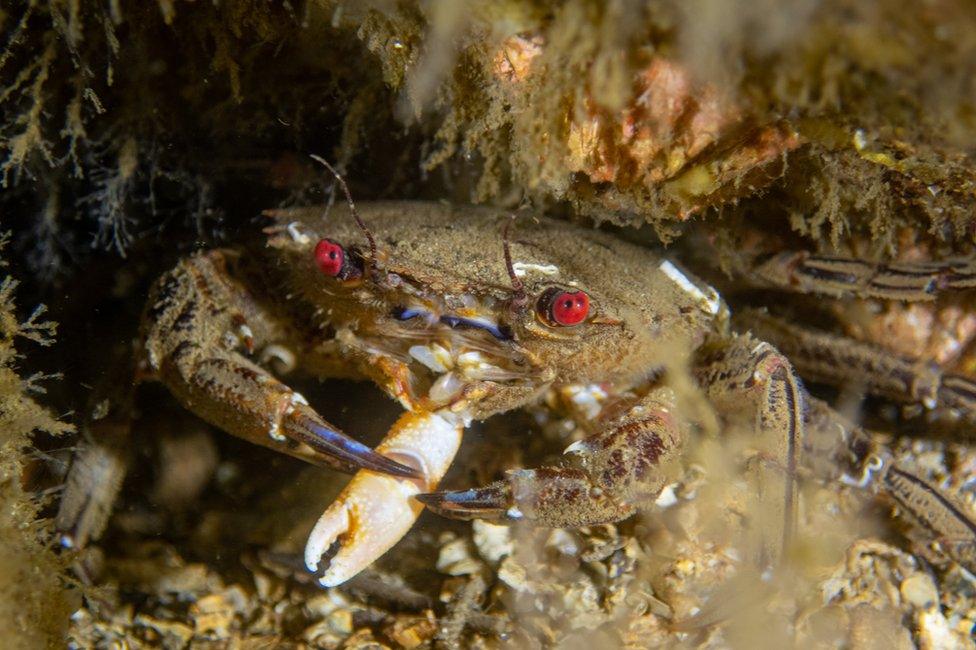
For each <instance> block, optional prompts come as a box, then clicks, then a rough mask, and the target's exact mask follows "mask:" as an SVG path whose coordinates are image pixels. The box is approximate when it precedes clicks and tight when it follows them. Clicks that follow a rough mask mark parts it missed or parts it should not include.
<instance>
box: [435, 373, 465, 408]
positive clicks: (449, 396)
mask: <svg viewBox="0 0 976 650" xmlns="http://www.w3.org/2000/svg"><path fill="white" fill-rule="evenodd" d="M463 388H464V383H463V382H462V381H461V380H460V379H458V377H457V375H455V374H454V373H453V372H449V373H447V374H444V375H441V376H440V377H438V378H437V381H435V382H434V385H433V386H431V387H430V390H429V391H428V392H427V396H428V397H429V398H430V399H431V400H433V401H434V402H435V403H438V404H442V403H446V402H450V401H451V400H453V399H454V398H455V397H457V396H458V394H460V392H461V390H462V389H463Z"/></svg>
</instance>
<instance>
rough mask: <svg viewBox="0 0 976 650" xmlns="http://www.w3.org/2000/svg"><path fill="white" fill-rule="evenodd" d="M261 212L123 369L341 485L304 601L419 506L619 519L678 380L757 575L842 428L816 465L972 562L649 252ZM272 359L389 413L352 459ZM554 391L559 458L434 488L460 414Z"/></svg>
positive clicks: (567, 521)
mask: <svg viewBox="0 0 976 650" xmlns="http://www.w3.org/2000/svg"><path fill="white" fill-rule="evenodd" d="M267 214H268V216H269V217H270V218H271V219H272V220H273V225H271V226H270V227H269V228H267V229H266V233H267V234H268V240H267V249H266V250H265V251H263V254H254V255H252V254H243V253H240V252H237V251H230V250H212V251H207V252H202V253H199V254H196V255H193V256H191V257H188V258H186V259H184V260H183V261H181V262H180V263H179V264H178V265H177V266H176V267H175V268H174V269H172V270H171V271H169V272H168V273H166V274H165V275H164V276H163V277H162V278H161V279H160V280H159V281H158V282H157V283H156V285H155V287H154V289H153V292H152V294H151V295H150V297H149V300H148V303H147V307H146V311H145V316H144V322H143V336H142V338H143V344H142V349H143V352H144V365H145V371H146V372H147V373H149V374H150V376H152V377H153V378H155V379H158V380H159V381H161V382H162V383H163V384H164V385H165V386H167V387H168V389H169V390H170V391H171V392H172V394H173V395H174V396H175V397H176V398H177V400H178V401H180V402H181V403H182V404H183V405H184V406H185V407H186V408H187V409H189V410H191V411H193V412H194V413H196V414H197V415H199V416H200V417H202V418H203V419H205V420H207V421H209V422H210V423H212V424H214V425H216V426H218V427H219V428H221V429H223V430H225V431H227V432H229V433H232V434H234V435H237V436H240V437H242V438H245V439H247V440H249V441H252V442H254V443H257V444H260V445H264V446H266V447H269V448H271V449H273V450H276V451H280V452H283V453H286V454H290V455H292V456H296V457H299V458H302V459H305V460H308V461H310V462H313V463H317V464H321V465H325V466H328V467H332V468H334V469H338V470H340V471H343V472H349V473H355V475H354V477H353V479H352V480H351V482H350V483H349V484H348V486H347V487H346V488H345V490H344V491H343V492H342V493H341V494H340V495H339V496H338V498H337V499H336V500H335V501H334V502H333V503H332V504H331V505H330V506H329V507H328V508H327V509H326V510H325V512H324V514H322V516H321V517H320V519H319V520H318V523H317V524H316V525H315V527H314V529H313V531H312V533H311V535H310V537H309V539H308V542H307V546H306V550H305V563H306V565H307V567H308V569H309V570H310V571H314V572H318V574H319V581H320V582H321V584H323V585H325V586H332V585H337V584H340V583H342V582H344V581H346V580H348V579H349V578H351V577H352V576H354V575H355V574H356V573H357V572H359V571H360V570H362V569H363V568H365V567H366V566H368V565H369V564H370V563H371V562H373V561H374V560H375V559H376V558H378V557H379V556H381V555H382V554H383V553H384V552H386V551H387V550H388V549H389V548H390V547H392V546H393V545H394V544H396V542H397V541H398V540H399V539H400V538H401V537H403V535H405V534H406V532H407V531H408V530H409V529H410V527H411V526H412V524H413V522H414V521H415V520H416V518H417V517H418V516H419V514H420V512H421V510H422V509H423V507H424V506H425V505H426V506H427V507H428V508H431V509H432V510H434V511H436V512H438V513H440V514H443V515H445V516H448V517H454V518H460V519H471V518H482V519H489V520H501V521H523V522H529V523H535V524H539V525H545V526H585V525H591V524H596V523H601V522H611V521H617V520H621V519H624V518H626V517H628V516H630V515H632V514H634V513H635V512H636V511H637V509H638V508H639V507H640V506H641V504H643V503H646V502H648V501H653V499H654V498H655V497H656V496H657V495H658V494H659V493H660V491H661V490H662V488H663V487H664V485H665V484H666V483H667V482H668V464H669V463H670V462H672V461H674V460H675V459H676V458H677V457H678V455H679V454H680V452H681V450H682V447H683V445H684V443H685V441H686V440H687V439H688V437H689V428H690V427H692V426H695V418H696V415H695V414H693V413H690V412H686V409H685V407H686V406H688V401H687V400H686V399H684V398H682V396H681V394H680V392H679V391H676V390H675V389H674V387H673V386H672V385H671V384H672V382H671V381H670V380H669V378H673V377H677V376H679V375H680V376H686V377H690V378H692V379H693V380H694V384H695V385H697V387H698V388H697V389H696V390H697V392H698V394H700V396H702V397H704V398H705V401H706V402H707V403H708V404H710V405H711V406H712V407H713V408H714V410H715V412H717V413H718V414H720V419H721V420H722V421H727V422H734V423H738V425H741V426H744V427H745V428H747V429H749V430H751V431H753V432H754V433H755V434H756V441H757V442H756V449H757V450H758V451H757V452H756V454H755V458H756V459H758V462H756V463H751V465H753V466H754V467H753V471H754V475H755V480H756V487H757V489H758V492H760V493H761V494H762V499H763V507H762V508H761V512H760V514H759V515H757V521H758V522H759V524H758V525H757V526H755V527H754V528H755V530H756V532H757V538H758V543H757V545H756V549H757V561H758V562H760V563H761V564H766V565H768V564H771V563H772V562H774V561H775V559H776V558H777V557H778V556H779V555H780V554H781V552H782V549H783V548H784V547H786V546H787V545H788V544H789V541H790V536H791V534H792V528H793V519H794V517H795V515H794V513H795V505H794V504H795V500H796V492H797V470H798V463H799V460H800V456H801V453H802V451H803V449H804V448H805V446H806V445H807V443H806V437H807V436H808V435H810V434H811V433H814V432H818V431H819V432H821V433H823V432H825V431H826V432H831V435H833V434H834V433H836V432H840V433H839V436H837V437H838V438H839V439H842V440H843V441H844V443H845V444H843V445H841V448H840V451H836V452H831V453H833V454H834V457H835V459H836V460H837V461H838V466H839V467H841V470H840V471H838V472H837V475H838V476H839V477H840V476H847V477H848V478H850V476H855V479H851V480H860V482H861V484H863V485H870V486H876V487H877V488H878V489H881V490H884V491H886V492H887V493H889V494H890V495H891V496H893V497H894V499H895V500H896V501H898V503H899V504H901V505H902V507H903V508H904V510H905V511H907V512H908V514H911V515H914V517H915V518H916V519H918V520H920V521H921V522H922V523H923V525H924V526H925V527H926V528H927V529H928V530H929V532H930V533H931V534H932V535H934V536H935V537H938V538H940V539H949V540H954V542H960V543H959V544H957V545H956V546H953V547H952V549H950V550H953V549H956V550H958V549H963V548H971V546H972V539H973V537H974V535H976V533H974V530H976V529H974V526H973V524H972V522H971V521H970V519H969V518H968V517H967V516H966V515H965V514H963V511H962V510H960V509H958V508H955V507H954V506H953V505H952V501H951V500H950V499H949V498H948V497H945V496H944V495H942V494H941V492H940V491H939V490H938V489H937V488H935V487H934V486H931V485H929V484H928V483H926V482H925V481H923V480H921V479H919V478H918V477H916V476H914V475H912V474H909V473H908V472H905V471H904V470H902V469H901V468H899V467H897V466H896V465H895V464H893V463H892V462H891V458H890V456H886V455H885V452H884V450H881V449H877V448H875V447H873V446H872V445H871V444H869V443H868V442H866V440H865V438H864V437H863V436H861V435H859V433H858V431H857V429H856V427H853V426H852V425H850V424H849V423H847V422H846V421H844V420H843V418H841V417H840V416H839V415H837V414H835V413H834V412H833V411H832V410H831V409H830V408H829V407H827V406H826V405H825V404H823V403H821V402H818V401H816V400H813V399H812V398H810V397H809V396H808V395H807V394H806V392H805V391H804V389H803V387H802V385H801V383H800V381H799V379H798V377H797V375H796V373H795V372H794V370H793V367H792V365H791V363H790V361H789V360H788V359H787V358H786V357H785V356H783V355H782V354H781V353H780V352H778V351H777V349H776V348H774V347H773V346H771V345H769V344H768V343H765V342H763V341H761V340H759V339H757V338H755V337H754V336H753V335H751V334H748V333H736V332H734V331H733V329H732V325H731V320H730V314H729V310H728V309H727V307H726V305H725V304H724V302H723V301H722V299H721V298H720V296H719V295H718V294H717V293H716V292H715V291H714V290H713V289H712V288H711V287H710V286H708V285H706V284H704V283H703V282H701V281H699V280H697V279H696V278H695V277H693V276H692V275H691V274H689V273H688V272H686V271H684V270H683V269H682V268H681V267H680V266H678V265H677V264H676V263H675V262H673V261H671V260H669V259H667V258H665V257H662V256H660V255H659V254H658V253H655V252H652V251H650V250H648V249H645V248H642V247H639V246H637V245H633V244H629V243H625V242H623V241H621V240H620V239H617V238H615V237H614V236H612V235H610V234H607V233H604V232H600V231H596V230H592V229H585V228H581V227H577V226H573V225H570V224H567V223H565V222H559V221H555V220H551V219H548V218H545V217H536V218H532V219H527V218H523V219H521V220H520V221H519V222H518V224H517V234H516V235H515V236H514V237H512V238H510V237H509V233H508V229H509V226H510V224H511V218H510V215H508V214H507V213H504V212H502V211H499V210H497V209H492V208H486V207H471V206H450V205H447V204H441V203H416V202H385V203H369V204H362V205H360V206H359V207H358V210H357V209H356V207H355V206H353V205H352V202H351V200H350V202H349V206H348V209H347V208H346V207H342V208H338V207H337V208H335V209H334V210H332V212H331V213H330V214H329V216H328V219H323V209H321V208H303V209H287V210H274V211H270V212H268V213H267ZM367 224H368V227H367ZM374 231H375V233H376V235H374ZM503 232H504V236H502V233H503ZM496 252H497V254H495V253H496ZM815 262H816V260H813V261H810V260H806V259H805V260H804V261H803V265H802V266H800V267H797V268H795V269H794V272H799V271H802V270H804V269H807V268H813V265H814V263H815ZM833 343H834V342H832V341H812V342H810V343H809V345H811V346H814V348H812V349H807V350H805V351H804V352H805V353H806V354H807V356H810V354H813V353H814V352H816V351H817V350H819V351H820V353H822V354H826V353H827V352H829V350H830V349H831V346H832V345H833ZM817 346H820V347H822V348H823V349H822V350H820V348H818V347H817ZM811 350H812V351H811ZM872 358H878V357H872ZM875 365H878V366H879V367H881V366H883V365H884V364H881V363H880V361H879V362H878V363H876V364H875ZM272 366H275V367H277V368H278V369H279V370H284V371H301V372H306V373H310V374H312V375H316V376H319V377H355V378H365V379H369V380H371V381H373V382H375V383H376V384H377V385H378V386H379V387H381V388H382V389H383V390H384V391H385V392H386V393H388V394H389V395H390V396H391V397H393V398H394V399H395V400H397V401H398V402H399V403H400V404H401V405H402V406H403V408H404V409H405V413H404V414H403V415H402V417H400V419H399V420H398V421H397V422H396V423H395V424H394V425H393V427H392V428H391V430H390V431H389V433H388V434H387V436H386V438H385V439H384V440H383V441H382V443H381V444H380V445H378V446H377V447H376V448H375V449H370V448H369V447H367V446H365V445H363V444H361V443H359V442H357V441H356V440H355V439H353V438H351V437H349V436H347V435H346V434H344V433H343V432H341V431H340V430H339V429H338V428H337V427H335V426H333V425H332V424H330V423H329V422H328V420H327V419H326V416H327V414H319V413H318V412H317V411H316V410H315V409H314V407H313V406H312V405H310V404H309V403H308V401H307V400H306V399H305V398H304V397H302V395H300V394H299V393H298V392H296V391H294V390H293V389H291V388H290V387H289V386H288V385H287V384H286V383H284V382H283V381H282V380H280V379H279V378H277V377H276V376H275V374H273V373H272V371H271V370H269V368H271V367H272ZM926 377H928V375H926ZM938 379H939V382H937V384H938V385H937V386H936V387H935V388H934V389H933V390H934V392H932V391H928V392H925V393H924V394H922V393H919V394H918V395H917V396H916V397H917V399H919V400H920V401H923V402H925V403H926V405H927V406H933V405H932V404H929V403H928V401H926V400H929V401H931V400H936V401H938V400H940V399H942V398H943V397H945V395H948V394H949V393H952V392H953V391H955V393H953V394H954V395H956V396H957V397H958V396H959V395H961V392H960V390H962V388H961V387H960V385H959V384H958V382H956V383H955V384H954V383H952V382H951V381H943V380H942V379H941V378H938ZM906 381H907V380H906ZM554 394H555V395H558V396H561V398H562V400H563V402H564V403H568V404H572V405H574V406H575V415H576V416H577V417H578V418H579V419H580V420H581V421H583V425H584V429H585V430H586V431H588V432H589V433H588V436H587V437H585V438H584V439H582V440H580V441H578V442H576V443H574V444H573V445H571V446H570V447H569V448H568V449H567V450H566V454H565V456H564V459H565V460H564V462H562V463H560V464H557V465H553V466H547V467H539V468H536V469H518V470H512V471H509V472H507V473H506V475H505V476H504V478H502V479H501V480H499V481H496V482H495V483H492V484H489V485H486V486H482V487H476V488H471V489H460V490H455V491H437V487H438V482H439V481H440V479H441V478H442V477H443V475H444V473H445V472H446V470H447V468H448V466H449V465H450V464H451V462H452V459H453V458H454V455H455V453H456V452H457V450H458V447H459V445H460V443H461V435H462V432H463V430H464V429H465V427H466V426H467V425H468V424H469V423H470V422H471V421H473V420H481V419H485V418H488V417H490V416H492V415H495V414H499V413H504V412H508V411H512V410H514V409H519V408H522V407H525V406H528V405H532V404H539V403H541V402H543V401H544V397H546V396H547V395H548V396H551V395H554ZM911 395H914V393H911ZM692 410H694V409H692ZM845 471H846V472H848V473H849V475H848V474H845ZM858 474H859V475H860V476H861V479H856V477H857V476H858ZM69 487H70V485H69ZM63 511H64V509H63ZM66 521H68V522H69V525H68V526H66V528H68V529H70V527H71V526H70V522H71V518H70V517H68V518H66ZM967 545H968V546H967ZM960 552H961V553H964V552H963V551H960ZM327 554H329V560H328V562H327V563H323V561H322V558H323V556H326V555H327ZM322 564H326V566H320V565H322Z"/></svg>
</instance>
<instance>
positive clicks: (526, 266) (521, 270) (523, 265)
mask: <svg viewBox="0 0 976 650" xmlns="http://www.w3.org/2000/svg"><path fill="white" fill-rule="evenodd" d="M512 270H513V271H515V276H516V277H519V278H522V277H525V274H526V273H529V272H530V271H531V272H535V273H541V274H542V275H559V267H558V266H555V265H553V264H533V263H531V262H515V263H514V264H512Z"/></svg>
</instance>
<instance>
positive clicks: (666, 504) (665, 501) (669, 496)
mask: <svg viewBox="0 0 976 650" xmlns="http://www.w3.org/2000/svg"><path fill="white" fill-rule="evenodd" d="M677 485H678V484H677V483H671V484H669V485H665V486H664V489H663V490H661V493H660V494H659V495H657V499H655V500H654V504H655V505H656V506H658V507H659V508H670V507H671V506H673V505H674V504H676V503H677V502H678V496H677V495H676V494H675V493H674V488H675V486H677Z"/></svg>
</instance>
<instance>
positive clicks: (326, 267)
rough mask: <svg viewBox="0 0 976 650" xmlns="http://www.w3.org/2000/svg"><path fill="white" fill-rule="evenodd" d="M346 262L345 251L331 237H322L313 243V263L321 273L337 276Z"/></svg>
mask: <svg viewBox="0 0 976 650" xmlns="http://www.w3.org/2000/svg"><path fill="white" fill-rule="evenodd" d="M345 262H346V252H345V251H344V250H342V246H340V245H339V244H337V243H335V242H334V241H332V240H331V239H322V240H320V241H319V243H317V244H316V245H315V264H316V265H317V266H318V267H319V270H320V271H322V273H325V274H326V275H328V276H330V277H333V278H335V277H338V276H339V274H340V273H342V267H343V265H344V264H345Z"/></svg>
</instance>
